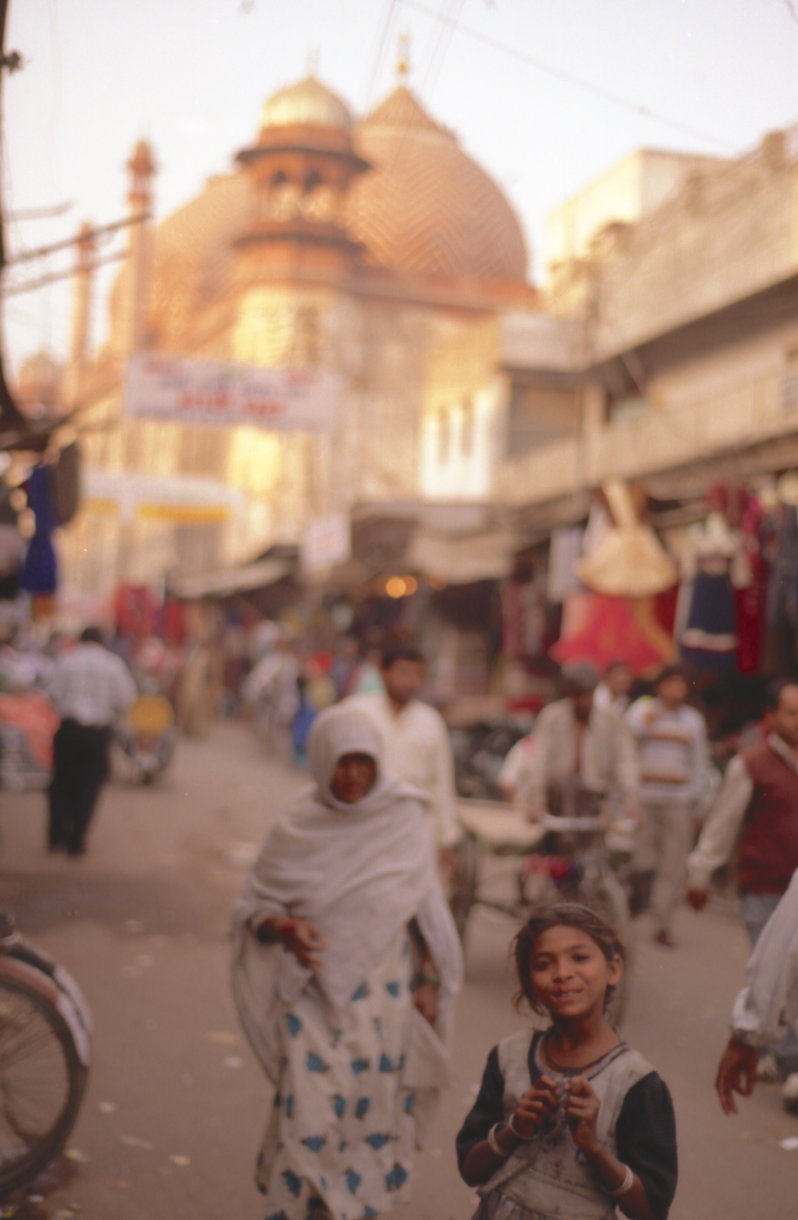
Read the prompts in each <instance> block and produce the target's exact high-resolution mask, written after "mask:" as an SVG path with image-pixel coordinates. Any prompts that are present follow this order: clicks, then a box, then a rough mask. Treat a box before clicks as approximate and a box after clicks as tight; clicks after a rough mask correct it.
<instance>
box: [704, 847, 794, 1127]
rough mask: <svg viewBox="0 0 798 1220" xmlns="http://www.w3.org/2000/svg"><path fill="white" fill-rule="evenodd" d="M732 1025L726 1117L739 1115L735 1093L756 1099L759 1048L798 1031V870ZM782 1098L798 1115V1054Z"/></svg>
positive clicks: (754, 959) (722, 1067)
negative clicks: (754, 1092)
mask: <svg viewBox="0 0 798 1220" xmlns="http://www.w3.org/2000/svg"><path fill="white" fill-rule="evenodd" d="M731 1024H732V1032H731V1037H730V1038H729V1041H728V1042H727V1044H726V1047H725V1049H724V1051H723V1054H722V1056H721V1060H720V1063H719V1064H718V1074H717V1079H716V1081H715V1087H716V1089H717V1092H718V1097H719V1098H720V1104H721V1106H722V1107H723V1111H724V1113H725V1114H736V1113H737V1106H736V1104H735V1100H734V1094H735V1093H739V1094H740V1096H742V1097H750V1096H751V1093H752V1092H753V1090H754V1085H755V1083H756V1080H757V1075H758V1069H759V1048H761V1047H763V1046H767V1045H768V1044H773V1043H778V1042H779V1041H783V1039H784V1036H785V1035H786V1034H788V1032H789V1031H790V1030H792V1031H793V1032H795V1031H796V1030H798V870H797V871H796V872H795V873H793V877H792V881H791V882H790V885H789V886H788V888H787V890H786V891H785V893H784V894H783V895H782V897H781V899H780V901H779V904H778V906H777V907H776V909H775V911H774V912H773V914H772V915H771V917H770V919H769V920H768V922H767V924H766V925H765V927H764V929H763V931H762V935H761V936H760V937H759V940H758V941H757V943H756V948H755V949H754V951H753V953H752V954H751V957H750V958H749V960H748V967H747V969H746V985H745V987H743V989H742V991H741V992H740V994H739V995H738V996H737V999H736V1000H735V1003H734V1008H733V1010H732V1023H731ZM796 1045H798V1042H797V1043H796ZM782 1097H783V1098H784V1104H785V1106H786V1107H787V1109H788V1110H790V1111H792V1112H793V1113H795V1114H798V1055H795V1056H794V1058H793V1061H792V1064H791V1070H790V1072H789V1074H788V1075H787V1077H786V1079H785V1081H784V1085H783V1087H782Z"/></svg>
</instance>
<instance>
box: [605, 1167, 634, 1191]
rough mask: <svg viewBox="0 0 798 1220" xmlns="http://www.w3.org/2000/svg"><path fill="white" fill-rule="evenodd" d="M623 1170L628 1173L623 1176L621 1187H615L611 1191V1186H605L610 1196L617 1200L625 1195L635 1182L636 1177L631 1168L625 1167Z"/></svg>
mask: <svg viewBox="0 0 798 1220" xmlns="http://www.w3.org/2000/svg"><path fill="white" fill-rule="evenodd" d="M623 1168H624V1169H625V1170H626V1172H625V1173H624V1175H623V1181H622V1182H621V1183H620V1185H618V1186H615V1187H613V1188H612V1189H610V1187H609V1186H605V1188H604V1189H605V1190H606V1192H607V1194H608V1195H612V1196H613V1197H615V1198H617V1196H618V1195H625V1194H626V1192H627V1190H629V1189H631V1186H632V1183H633V1182H634V1180H635V1175H634V1174H633V1172H632V1170H631V1169H630V1168H629V1166H628V1165H624V1166H623Z"/></svg>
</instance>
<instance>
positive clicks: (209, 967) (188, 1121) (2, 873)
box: [0, 723, 798, 1220]
mask: <svg viewBox="0 0 798 1220" xmlns="http://www.w3.org/2000/svg"><path fill="white" fill-rule="evenodd" d="M302 782H304V780H303V778H302V777H301V776H298V775H297V774H296V773H295V772H293V771H291V770H290V769H288V768H287V767H284V766H281V765H280V764H278V763H275V762H273V761H270V760H268V759H267V758H265V757H263V755H262V753H261V752H260V748H259V746H258V744H257V743H256V741H255V739H254V737H253V736H252V735H251V733H250V731H249V730H248V728H247V727H246V726H242V725H237V724H230V723H220V724H218V725H217V726H216V727H215V728H214V729H213V731H212V733H211V735H210V737H208V738H207V739H204V740H189V739H183V740H181V741H180V743H179V748H178V751H177V756H176V759H175V762H174V764H173V769H172V770H171V772H170V773H169V774H168V775H166V776H164V777H162V779H161V781H160V783H159V784H157V785H156V786H154V787H152V788H144V787H136V786H132V785H131V784H130V783H129V782H126V781H125V779H124V777H123V776H122V766H121V765H120V767H119V775H118V776H117V778H116V779H115V781H114V782H113V783H112V784H111V785H110V786H109V787H108V788H107V789H106V791H105V793H104V796H103V799H102V804H101V807H100V810H99V813H98V817H97V820H96V823H95V828H94V834H93V837H92V840H91V844H90V854H89V855H87V856H86V857H85V858H82V859H78V860H68V859H65V858H64V857H62V856H48V855H46V854H45V853H44V851H43V843H44V827H45V798H44V795H43V794H42V793H36V792H27V793H20V794H15V793H9V792H4V793H2V794H1V797H2V814H1V815H0V829H1V830H2V858H1V859H0V904H2V905H4V906H8V907H11V908H12V909H13V910H14V912H15V913H16V917H17V922H18V925H19V927H20V930H21V931H22V932H23V933H24V934H25V935H26V936H28V937H29V938H30V939H31V940H33V941H34V942H36V943H38V944H39V945H41V946H42V947H43V948H44V949H46V950H47V951H48V952H50V953H51V954H52V955H53V956H54V957H56V958H57V959H58V960H59V961H60V962H62V963H63V965H65V966H66V967H67V968H68V969H69V970H70V971H71V972H72V973H73V974H74V976H75V978H76V979H77V980H78V981H79V983H80V984H81V986H82V987H83V989H84V991H85V994H86V996H87V998H88V1000H89V1003H90V1005H91V1008H92V1010H93V1014H94V1019H95V1024H96V1031H95V1064H94V1069H93V1073H92V1078H91V1082H90V1087H89V1090H88V1094H87V1097H86V1100H85V1102H84V1106H83V1110H82V1113H81V1117H80V1119H79V1121H78V1124H77V1127H76V1129H75V1131H74V1132H73V1135H72V1138H71V1140H70V1145H69V1154H68V1159H67V1160H65V1161H64V1162H63V1163H62V1164H61V1165H60V1166H58V1167H57V1168H56V1169H55V1170H54V1171H51V1172H50V1173H49V1174H47V1175H45V1178H44V1180H43V1181H40V1183H39V1184H38V1187H37V1188H36V1197H34V1198H33V1199H32V1200H28V1201H26V1202H23V1203H22V1205H21V1206H20V1207H19V1209H18V1210H17V1211H16V1213H15V1214H16V1216H17V1217H18V1218H20V1220H23V1218H24V1220H50V1218H52V1220H69V1217H72V1216H74V1217H77V1218H78V1220H221V1218H222V1217H224V1218H228V1217H230V1218H232V1217H235V1220H262V1217H263V1214H264V1207H263V1204H262V1200H261V1198H260V1196H259V1195H258V1194H257V1192H256V1191H255V1188H254V1186H253V1184H252V1172H253V1162H254V1157H255V1153H256V1150H257V1147H258V1144H259V1139H260V1134H261V1130H262V1127H263V1124H264V1121H265V1116H266V1112H267V1107H268V1103H269V1100H270V1096H269V1090H268V1087H267V1084H266V1082H265V1081H264V1079H263V1078H262V1076H261V1073H260V1070H259V1068H258V1066H257V1064H256V1063H255V1061H254V1059H253V1057H252V1055H251V1053H250V1051H249V1048H248V1047H247V1046H246V1044H245V1043H244V1040H243V1038H242V1036H241V1034H240V1031H239V1028H238V1024H237V1020H236V1016H235V1013H234V1010H233V1007H232V1004H231V1001H230V998H229V994H228V987H227V957H228V955H227V944H226V926H227V921H228V917H229V912H230V908H231V904H232V902H233V900H234V898H235V896H236V894H237V892H238V890H239V887H240V884H241V880H242V877H243V874H244V871H245V869H246V866H247V864H248V862H249V860H250V858H251V856H252V853H253V850H254V848H255V846H256V845H257V843H258V842H259V840H260V839H261V838H262V836H263V834H264V832H265V830H266V828H267V826H268V824H269V821H270V819H271V817H272V816H273V815H274V813H275V812H276V811H277V810H278V809H279V808H280V806H281V804H282V803H283V801H284V799H285V798H286V797H287V796H289V795H290V793H291V792H292V791H294V790H295V789H296V787H297V786H298V785H299V784H301V783H302ZM511 931H512V928H511V925H510V923H509V922H508V921H507V920H506V919H505V918H503V917H501V916H499V915H497V914H495V913H490V912H487V911H477V912H476V913H475V915H474V918H473V922H472V926H471V927H470V929H469V939H468V946H467V968H468V969H467V983H466V987H465V990H464V992H463V995H462V997H461V1000H460V1005H459V1020H458V1026H457V1038H456V1046H455V1052H454V1056H453V1062H454V1068H453V1080H452V1085H451V1088H450V1090H449V1092H448V1094H447V1096H446V1098H445V1101H444V1104H443V1106H442V1108H441V1112H440V1116H439V1120H438V1123H437V1125H436V1127H435V1129H434V1131H433V1134H432V1136H431V1138H430V1140H429V1143H428V1145H427V1147H426V1148H425V1149H424V1150H423V1152H422V1153H421V1154H420V1155H419V1162H418V1174H417V1178H416V1191H415V1202H414V1204H413V1205H412V1206H411V1207H410V1208H407V1209H403V1210H401V1211H399V1212H396V1213H392V1215H391V1217H390V1220H399V1217H400V1216H404V1217H405V1218H408V1217H409V1218H410V1220H468V1218H469V1217H470V1216H471V1215H472V1213H473V1211H474V1196H473V1194H472V1192H471V1191H470V1190H469V1188H467V1187H466V1186H465V1185H464V1184H463V1183H462V1182H461V1181H460V1180H459V1178H458V1176H457V1172H456V1168H455V1161H454V1155H453V1139H454V1135H455V1132H456V1130H457V1128H458V1126H459V1124H460V1122H461V1120H462V1117H463V1115H464V1114H465V1112H466V1109H467V1108H468V1106H469V1104H470V1102H471V1099H472V1098H473V1096H474V1093H475V1090H476V1087H477V1084H478V1081H479V1078H480V1075H481V1072H482V1068H483V1065H484V1061H485V1058H486V1056H487V1053H488V1050H489V1049H490V1047H491V1046H492V1045H493V1044H494V1043H495V1042H496V1041H497V1040H498V1039H499V1038H501V1037H502V1036H504V1035H505V1034H507V1033H509V1032H511V1031H512V1030H513V1029H516V1028H518V1026H519V1023H520V1022H521V1021H522V1020H523V1017H522V1016H519V1015H518V1014H517V1013H515V1011H514V1010H513V1007H512V1004H511V996H512V992H513V990H514V988H513V984H512V980H511V977H510V974H509V970H508V967H507V946H508V944H509V941H510V936H511ZM677 934H678V936H679V939H680V947H679V948H678V949H677V950H675V951H668V950H663V949H660V948H657V947H655V946H653V945H651V944H650V943H649V942H648V940H647V936H646V926H645V922H644V921H641V922H640V923H638V925H637V928H636V944H635V945H634V951H633V953H634V963H633V967H632V969H633V983H632V987H631V999H630V1004H629V1009H628V1014H627V1018H626V1021H625V1025H624V1033H625V1036H626V1037H627V1038H628V1040H629V1041H630V1042H631V1043H632V1044H633V1045H634V1046H636V1047H637V1048H638V1049H639V1050H641V1051H642V1052H643V1053H644V1054H645V1055H646V1056H647V1057H648V1058H649V1059H650V1060H651V1061H652V1062H653V1063H654V1064H655V1065H656V1067H657V1068H658V1070H659V1071H660V1072H661V1074H662V1075H663V1077H664V1078H665V1080H666V1081H667V1082H668V1084H669V1086H670V1088H671V1090H672V1092H673V1094H674V1099H675V1103H676V1110H677V1119H678V1124H679V1149H680V1158H681V1178H680V1185H679V1191H678V1194H677V1198H676V1203H675V1205H674V1208H673V1210H672V1212H671V1217H672V1220H714V1218H715V1217H717V1218H718V1220H721V1218H722V1220H751V1217H752V1216H763V1217H764V1216H766V1217H768V1220H788V1218H789V1217H792V1216H794V1215H795V1200H796V1196H797V1194H798V1151H788V1150H786V1149H783V1148H782V1147H781V1146H780V1141H782V1140H785V1139H789V1138H791V1137H792V1138H794V1137H796V1136H798V1119H797V1118H794V1117H791V1116H790V1115H788V1114H786V1113H785V1112H784V1111H783V1110H782V1108H781V1103H780V1099H779V1095H778V1089H777V1088H776V1087H775V1086H773V1085H767V1086H765V1085H763V1086H760V1087H759V1089H758V1090H757V1093H756V1095H755V1096H754V1098H752V1099H751V1100H750V1101H748V1102H743V1103H741V1105H742V1113H741V1115H739V1116H738V1117H737V1118H725V1117H724V1116H723V1114H722V1113H721V1110H720V1107H719V1105H718V1103H717V1101H716V1098H715V1094H714V1091H713V1087H712V1082H713V1078H714V1072H715V1066H716V1063H717V1059H718V1055H719V1053H720V1049H721V1046H722V1045H723V1043H724V1041H725V1036H726V1035H725V1031H726V1027H727V1021H728V1013H729V1007H730V1002H731V999H732V997H733V995H734V993H735V992H736V990H737V988H738V987H739V985H740V982H741V978H742V971H743V964H744V961H745V957H746V949H745V940H744V937H743V934H742V932H741V931H740V929H739V927H738V925H737V922H736V919H735V916H734V912H733V911H732V910H730V909H726V908H724V907H723V906H722V905H721V904H720V903H718V904H716V905H715V906H714V907H710V909H709V910H707V911H706V912H704V913H703V914H702V915H696V914H694V913H693V912H691V911H689V910H687V909H685V910H684V911H683V912H682V913H681V916H680V920H679V922H678V924H677ZM2 1214H3V1215H6V1214H8V1215H10V1214H12V1213H11V1211H9V1212H8V1213H5V1212H3V1213H2Z"/></svg>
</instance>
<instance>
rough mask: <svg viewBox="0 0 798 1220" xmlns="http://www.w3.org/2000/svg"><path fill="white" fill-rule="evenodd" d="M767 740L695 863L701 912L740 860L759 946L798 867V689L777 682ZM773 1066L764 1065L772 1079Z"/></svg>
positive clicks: (706, 834)
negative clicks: (723, 874) (721, 877)
mask: <svg viewBox="0 0 798 1220" xmlns="http://www.w3.org/2000/svg"><path fill="white" fill-rule="evenodd" d="M765 730H766V733H765V737H764V739H763V740H762V741H760V742H757V744H756V745H753V746H750V747H749V748H748V749H745V750H742V751H741V752H740V753H739V754H737V755H736V756H735V757H734V758H733V759H732V761H731V762H730V763H729V766H728V768H727V770H726V775H725V777H724V780H723V784H722V785H721V788H720V791H719V792H718V795H717V799H716V800H715V803H714V805H713V807H712V809H711V810H710V813H709V815H708V817H707V819H706V822H705V823H704V827H703V829H702V831H701V835H700V837H699V839H698V843H697V845H696V847H695V849H694V850H693V851H692V852H691V853H690V856H689V857H688V860H687V870H688V884H689V890H688V899H689V901H690V903H691V905H692V906H693V907H694V909H695V910H697V911H700V910H701V909H702V908H703V907H704V906H705V905H706V902H707V897H708V893H709V886H710V882H711V879H712V875H713V873H714V872H715V871H716V870H717V869H719V868H721V867H722V866H723V865H725V864H728V863H729V862H730V861H731V860H732V858H735V860H736V866H737V890H738V893H739V896H740V913H741V915H742V919H743V923H744V925H745V928H746V931H747V932H748V936H749V939H750V941H751V945H752V947H754V946H755V945H756V943H757V941H758V939H759V935H760V933H761V932H762V929H763V928H764V926H765V924H766V923H767V921H768V919H769V918H770V916H771V915H772V914H773V912H774V911H775V909H776V907H777V906H778V903H779V899H780V898H781V896H782V894H783V893H784V892H785V890H786V889H787V887H788V885H789V884H790V880H791V878H792V875H793V873H794V872H795V870H796V868H798V682H796V681H794V680H790V679H788V680H784V681H780V682H777V683H775V684H774V685H773V686H772V688H771V689H770V691H769V693H768V707H767V709H766V716H765ZM771 1049H772V1052H773V1056H774V1068H775V1071H774V1072H773V1073H771V1074H773V1075H776V1076H778V1078H779V1079H780V1080H782V1081H786V1078H787V1076H789V1075H790V1074H791V1073H792V1071H793V1070H795V1069H794V1068H793V1066H792V1065H793V1064H794V1063H795V1062H796V1056H798V1034H796V1033H795V1032H794V1031H793V1030H788V1031H787V1033H786V1034H785V1037H784V1039H783V1041H782V1042H780V1043H779V1044H778V1045H777V1046H774V1047H772V1048H771ZM767 1064H768V1061H767V1060H766V1061H765V1063H763V1064H762V1065H761V1066H760V1071H761V1072H762V1073H763V1074H768V1067H767Z"/></svg>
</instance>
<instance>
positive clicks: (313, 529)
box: [302, 513, 352, 572]
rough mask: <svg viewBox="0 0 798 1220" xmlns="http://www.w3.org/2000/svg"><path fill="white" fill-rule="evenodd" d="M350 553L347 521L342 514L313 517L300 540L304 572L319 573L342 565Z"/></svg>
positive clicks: (350, 543) (350, 546)
mask: <svg viewBox="0 0 798 1220" xmlns="http://www.w3.org/2000/svg"><path fill="white" fill-rule="evenodd" d="M351 552H352V542H351V537H350V532H349V520H348V518H347V517H346V516H345V515H344V514H343V513H334V514H333V515H331V516H329V517H314V519H313V520H312V521H311V522H310V524H309V525H308V527H307V528H306V530H305V534H304V537H303V539H302V567H303V568H304V569H305V571H306V572H319V571H321V570H322V569H324V568H329V567H332V565H333V564H334V563H344V561H345V560H347V559H348V558H349V556H350V554H351Z"/></svg>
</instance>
